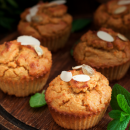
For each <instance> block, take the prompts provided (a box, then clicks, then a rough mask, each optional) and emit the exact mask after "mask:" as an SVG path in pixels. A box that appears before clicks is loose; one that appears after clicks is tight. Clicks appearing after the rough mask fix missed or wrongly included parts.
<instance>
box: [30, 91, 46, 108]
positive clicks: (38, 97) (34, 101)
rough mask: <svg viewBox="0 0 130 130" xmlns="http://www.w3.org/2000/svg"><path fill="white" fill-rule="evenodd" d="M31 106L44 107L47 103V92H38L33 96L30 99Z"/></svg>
mask: <svg viewBox="0 0 130 130" xmlns="http://www.w3.org/2000/svg"><path fill="white" fill-rule="evenodd" d="M29 104H30V107H42V106H44V105H46V101H45V94H44V93H36V94H35V95H33V96H31V98H30V100H29Z"/></svg>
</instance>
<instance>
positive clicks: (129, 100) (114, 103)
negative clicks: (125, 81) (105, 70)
mask: <svg viewBox="0 0 130 130" xmlns="http://www.w3.org/2000/svg"><path fill="white" fill-rule="evenodd" d="M118 94H122V95H124V96H125V99H126V100H127V103H128V105H129V106H130V93H129V92H128V91H127V90H126V89H125V88H123V87H122V86H120V85H119V84H115V85H114V87H113V89H112V99H111V102H110V104H111V107H112V109H113V110H121V108H120V107H119V105H118V103H117V95H118Z"/></svg>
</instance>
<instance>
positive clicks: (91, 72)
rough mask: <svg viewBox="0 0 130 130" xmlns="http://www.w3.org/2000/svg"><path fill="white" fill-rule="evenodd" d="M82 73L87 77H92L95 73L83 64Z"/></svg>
mask: <svg viewBox="0 0 130 130" xmlns="http://www.w3.org/2000/svg"><path fill="white" fill-rule="evenodd" d="M82 71H83V73H84V74H86V75H89V76H92V75H94V73H95V72H94V70H93V68H91V67H90V66H88V65H85V64H83V65H82Z"/></svg>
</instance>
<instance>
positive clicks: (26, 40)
mask: <svg viewBox="0 0 130 130" xmlns="http://www.w3.org/2000/svg"><path fill="white" fill-rule="evenodd" d="M17 41H18V42H21V45H31V46H32V47H34V49H35V51H36V52H37V54H38V55H39V56H42V55H43V50H42V49H41V48H40V41H39V40H38V39H36V38H34V37H32V36H25V35H24V36H19V37H18V38H17Z"/></svg>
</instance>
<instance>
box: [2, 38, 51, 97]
mask: <svg viewBox="0 0 130 130" xmlns="http://www.w3.org/2000/svg"><path fill="white" fill-rule="evenodd" d="M24 37H25V36H24ZM25 40H27V39H25ZM28 42H29V41H27V43H28ZM21 44H22V43H21V42H18V40H14V41H9V42H5V43H3V44H2V45H0V89H1V90H2V91H3V92H4V93H7V94H9V95H15V96H17V97H25V96H28V95H30V94H34V93H36V92H38V91H40V90H42V89H43V86H44V85H45V84H46V81H47V79H48V76H49V73H50V70H51V65H52V58H51V53H50V51H48V49H47V48H46V47H43V46H39V47H40V48H41V50H42V51H41V50H40V51H39V50H38V49H37V48H39V47H37V46H35V47H33V46H32V45H31V44H30V45H29V44H28V45H21ZM37 50H38V51H37ZM40 52H42V53H40Z"/></svg>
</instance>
